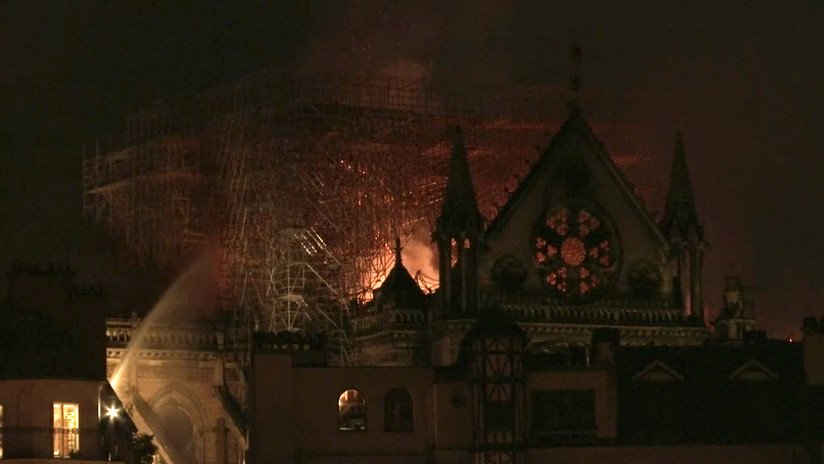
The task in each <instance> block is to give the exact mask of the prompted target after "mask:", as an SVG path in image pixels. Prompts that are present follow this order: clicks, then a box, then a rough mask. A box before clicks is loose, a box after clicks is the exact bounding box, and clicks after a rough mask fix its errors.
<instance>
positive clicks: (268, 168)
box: [83, 72, 564, 363]
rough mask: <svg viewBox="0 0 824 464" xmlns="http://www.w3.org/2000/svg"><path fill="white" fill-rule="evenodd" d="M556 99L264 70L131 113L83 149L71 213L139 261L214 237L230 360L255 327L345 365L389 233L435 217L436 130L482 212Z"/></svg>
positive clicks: (532, 153)
mask: <svg viewBox="0 0 824 464" xmlns="http://www.w3.org/2000/svg"><path fill="white" fill-rule="evenodd" d="M563 98H564V95H563V92H558V91H555V90H552V89H543V88H526V89H518V90H511V89H510V90H505V91H504V90H501V89H468V88H453V89H445V88H436V87H434V86H433V85H432V84H431V83H429V82H426V81H416V80H408V79H401V78H364V77H341V76H298V77H296V76H294V75H290V74H286V73H276V72H263V73H260V74H257V75H254V76H250V77H248V78H245V79H242V80H239V81H237V82H234V83H232V84H230V85H227V86H224V87H220V88H216V89H214V90H212V91H209V92H207V93H204V94H202V95H199V96H198V97H196V98H194V99H191V100H189V101H183V102H179V103H177V104H175V105H161V106H157V107H155V108H153V109H152V110H150V111H147V112H144V113H141V114H138V115H135V116H132V117H130V118H128V119H127V121H126V124H125V129H124V131H123V135H122V137H121V142H120V143H118V144H115V146H112V147H108V148H107V149H106V150H100V149H95V150H94V151H93V152H92V153H90V154H87V156H84V159H83V179H84V189H85V194H84V211H85V213H86V215H87V216H88V217H89V218H91V219H93V220H94V221H95V222H96V223H98V224H100V225H101V226H103V227H104V228H105V229H106V230H107V231H108V232H109V233H110V234H111V235H112V236H113V237H115V238H116V239H117V240H118V243H120V244H122V247H123V249H124V250H125V251H126V252H127V255H128V256H129V257H131V258H132V259H133V260H135V262H136V263H137V264H140V265H147V264H149V263H151V264H152V265H157V264H159V265H162V266H165V267H167V268H170V269H176V268H177V269H179V268H180V267H181V266H183V265H184V264H185V263H186V262H187V261H188V260H191V259H192V256H193V254H194V253H197V251H198V250H199V249H200V248H202V247H203V246H207V245H217V246H219V247H221V249H222V251H223V256H224V263H223V266H224V273H223V274H224V276H223V277H224V278H223V286H224V287H225V289H224V290H225V291H224V295H225V298H224V301H223V306H224V307H225V308H226V309H227V311H231V312H232V314H233V324H232V327H233V335H232V336H231V340H230V342H232V343H233V344H234V346H235V347H236V348H237V352H238V354H239V356H240V357H241V361H243V359H244V358H245V356H246V352H245V349H246V348H245V347H248V343H249V341H250V333H251V332H252V331H271V332H277V331H281V330H292V331H295V330H316V331H318V330H319V331H323V332H326V333H327V334H328V335H329V337H330V341H331V342H332V344H333V348H334V349H333V350H331V351H333V352H334V353H335V355H336V362H339V363H346V362H349V343H348V338H347V334H348V320H349V316H351V311H352V310H353V308H355V307H356V306H357V305H356V304H353V302H356V301H358V300H363V299H364V298H368V297H369V295H370V292H371V290H372V289H374V288H375V287H376V286H377V285H378V284H379V283H380V282H381V280H382V278H383V277H384V276H385V274H386V272H387V270H388V269H389V268H390V267H391V264H392V253H391V250H390V248H389V244H390V243H392V241H393V239H394V238H395V237H396V236H400V237H404V238H405V239H406V240H409V239H410V237H413V235H414V234H415V232H416V231H419V230H421V228H423V229H424V230H427V231H428V230H429V227H430V226H431V224H432V221H433V220H434V217H435V216H436V215H437V213H438V210H439V201H440V195H441V193H442V190H443V186H444V184H445V174H446V171H445V169H446V161H447V159H448V154H449V151H450V146H449V141H448V137H447V127H448V126H449V125H454V124H460V125H461V126H462V127H463V128H464V132H465V134H466V140H467V146H468V149H469V156H470V162H471V163H472V165H473V171H474V175H475V181H476V183H477V184H478V185H483V186H484V188H480V189H477V190H478V193H479V203H480V207H481V209H482V212H483V213H484V214H485V215H486V216H487V217H491V216H492V215H493V214H494V212H495V210H496V208H497V205H500V204H501V203H503V201H504V200H505V199H506V197H507V195H508V193H507V190H511V189H512V188H514V187H515V185H516V184H517V176H519V175H522V174H523V173H524V172H525V171H526V170H527V168H528V165H529V163H531V162H533V161H534V160H535V159H536V158H537V155H538V151H537V149H536V148H537V147H538V146H540V145H541V144H542V143H543V142H544V141H545V139H546V130H547V127H548V125H549V123H550V121H551V116H550V115H547V114H546V113H545V111H546V110H547V109H550V110H552V109H556V108H557V109H562V108H563V104H562V102H563ZM556 116H557V115H556ZM556 120H557V119H556ZM416 277H417V278H418V279H419V281H421V282H427V285H431V284H432V278H436V277H437V276H426V275H419V276H416Z"/></svg>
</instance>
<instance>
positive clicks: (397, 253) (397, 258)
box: [395, 237, 403, 266]
mask: <svg viewBox="0 0 824 464" xmlns="http://www.w3.org/2000/svg"><path fill="white" fill-rule="evenodd" d="M402 263H403V258H402V257H401V238H400V237H395V266H400V265H401V264H402Z"/></svg>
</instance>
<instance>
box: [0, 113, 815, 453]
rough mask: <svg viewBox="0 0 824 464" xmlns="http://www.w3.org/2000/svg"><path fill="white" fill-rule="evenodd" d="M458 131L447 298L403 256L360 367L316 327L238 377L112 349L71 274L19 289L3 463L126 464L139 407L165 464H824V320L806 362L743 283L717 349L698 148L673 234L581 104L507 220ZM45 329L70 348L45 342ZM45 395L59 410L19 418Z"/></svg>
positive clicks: (229, 356)
mask: <svg viewBox="0 0 824 464" xmlns="http://www.w3.org/2000/svg"><path fill="white" fill-rule="evenodd" d="M450 130H451V135H452V142H451V152H450V156H449V162H448V176H447V181H446V186H445V191H444V192H443V201H442V203H441V209H440V211H439V215H438V218H437V221H436V222H435V225H434V228H433V230H432V231H431V239H432V243H433V245H434V246H435V248H436V249H437V256H438V268H439V277H440V278H439V280H440V285H439V288H438V289H437V290H436V291H435V292H432V293H427V292H425V291H424V290H422V289H421V287H420V286H419V285H418V283H417V281H416V280H415V278H413V276H412V275H411V274H410V273H409V272H408V270H407V268H406V267H404V262H403V257H402V256H403V255H402V249H401V242H400V240H397V241H396V244H395V250H394V251H395V253H394V266H393V267H392V269H391V270H390V272H389V274H388V276H387V278H386V279H385V281H384V282H383V283H382V285H381V286H380V287H379V288H377V289H376V290H375V291H374V297H373V298H372V299H371V300H370V301H368V302H366V303H364V304H361V305H357V307H356V308H354V309H353V311H352V315H351V318H349V319H348V320H347V321H345V322H346V323H345V325H344V326H345V328H346V332H347V334H346V336H347V337H348V341H349V343H350V344H351V346H352V350H351V353H350V358H349V360H348V362H346V363H342V362H340V361H339V360H338V359H334V358H333V353H332V352H333V351H334V348H332V344H333V343H332V342H333V340H332V338H331V337H330V336H329V334H326V333H319V332H315V331H286V330H284V331H265V330H257V331H253V332H252V333H251V334H250V336H249V337H248V338H246V339H242V340H241V341H242V342H243V344H244V346H243V348H244V350H243V351H242V353H243V354H244V356H245V357H238V346H237V345H238V339H236V338H232V337H231V336H229V335H228V330H227V321H225V320H220V319H190V320H188V321H187V322H182V321H173V320H152V319H151V316H149V317H146V318H144V319H142V320H141V319H139V318H137V317H136V315H134V316H133V317H131V318H109V319H108V320H106V322H105V346H104V345H103V343H102V339H103V337H102V332H103V330H104V329H103V323H102V320H100V319H102V314H103V312H102V310H101V309H100V303H101V300H100V299H99V298H98V296H99V295H98V292H97V291H96V290H95V291H93V292H91V291H89V290H88V289H83V288H80V287H77V286H74V284H73V280H72V279H73V274H72V273H71V272H70V271H69V270H68V269H67V268H65V267H57V268H49V269H45V270H44V269H39V268H38V269H29V268H16V269H14V270H13V271H12V272H11V273H10V285H9V289H10V290H9V295H10V297H9V299H8V301H7V302H5V304H4V305H2V306H0V309H3V312H2V313H1V314H2V315H3V317H4V318H6V319H8V320H9V321H16V322H15V324H17V325H13V324H11V325H10V324H5V325H4V326H2V328H4V329H5V332H3V334H5V335H4V337H3V338H2V339H0V343H4V342H5V344H4V345H3V346H5V347H6V350H5V351H4V352H0V355H4V356H0V458H3V454H2V453H3V449H4V447H5V449H6V450H7V451H6V456H7V458H11V457H16V458H32V457H35V458H37V457H43V456H46V457H50V456H51V455H52V454H50V453H53V456H54V457H78V456H80V457H82V456H86V457H88V458H89V459H92V460H95V459H96V460H101V459H103V458H104V457H105V456H108V458H109V460H112V457H113V456H117V455H116V454H113V452H112V449H115V448H116V447H114V448H113V445H112V444H111V443H109V444H107V446H106V447H101V446H98V445H99V444H100V443H99V442H100V434H101V431H102V430H104V429H103V428H98V427H97V425H100V426H101V427H102V425H104V424H105V425H107V427H110V428H111V427H112V426H113V424H115V421H116V418H117V417H118V413H117V411H118V410H120V409H122V414H123V416H124V424H128V428H124V427H121V431H120V432H122V433H129V432H130V431H131V430H132V429H134V430H137V431H139V432H142V433H145V434H149V435H151V436H152V440H153V441H154V444H155V445H156V446H157V454H156V459H157V460H159V461H160V462H164V463H167V464H246V463H249V464H264V463H265V464H270V463H276V464H281V463H282V464H287V463H306V464H333V463H369V464H371V463H375V464H377V463H382V464H383V463H393V464H394V463H396V464H412V463H414V464H425V463H426V464H429V463H437V464H470V463H473V464H487V463H489V464H527V463H538V462H581V463H600V462H642V463H646V462H649V463H660V462H667V463H682V462H683V463H688V462H699V461H700V462H709V463H728V462H742V463H743V462H747V463H750V462H763V463H787V464H790V463H807V462H810V463H813V462H821V444H822V443H824V423H822V421H821V419H820V418H821V417H824V390H822V388H824V387H822V385H824V381H822V379H824V373H822V368H821V366H824V364H823V363H822V362H821V359H824V341H822V340H824V335H822V333H824V330H820V327H824V321H815V320H810V321H805V342H804V343H790V342H784V341H776V340H768V339H767V338H766V337H765V336H764V334H763V333H759V332H756V331H754V330H753V329H754V328H755V325H754V319H753V314H752V305H751V301H750V300H749V299H748V298H747V295H746V290H747V289H746V287H745V286H744V285H742V284H741V282H740V281H739V280H738V279H736V278H730V279H728V281H727V283H726V284H727V286H726V290H725V293H724V309H723V310H722V312H721V315H720V316H719V318H718V319H717V320H716V321H714V323H713V325H714V328H715V331H714V332H713V331H711V330H710V328H709V327H708V325H707V318H706V315H705V313H704V301H703V295H702V288H703V272H702V268H703V257H704V253H705V252H706V250H707V247H708V244H707V242H706V240H705V236H704V229H703V225H702V222H701V220H700V218H699V215H698V211H697V209H696V205H695V201H694V196H693V191H692V186H691V183H690V178H689V172H688V167H687V153H686V149H685V143H684V141H683V139H682V137H681V135H680V134H678V135H677V136H676V137H675V144H674V147H673V152H672V168H671V175H670V179H669V186H668V190H667V195H666V201H665V204H664V205H665V206H664V210H663V213H662V214H661V215H660V217H658V218H656V217H654V216H653V215H652V214H650V212H649V211H647V210H646V208H645V207H644V205H643V203H642V202H641V201H640V200H639V198H638V197H637V196H636V195H635V192H634V189H633V187H632V186H631V185H630V184H629V183H628V182H627V181H626V180H625V178H624V176H623V174H622V173H621V171H620V169H619V168H618V166H616V164H614V162H613V161H612V159H611V157H610V155H609V154H608V153H607V151H606V150H605V149H604V147H603V145H602V144H601V142H600V141H599V139H598V137H597V135H596V134H595V133H594V132H593V130H592V129H591V128H590V126H589V125H588V124H587V121H586V119H585V117H584V112H583V111H582V109H581V107H580V105H579V104H577V98H576V99H574V100H573V102H572V104H571V105H570V109H569V112H568V115H567V118H566V120H565V122H564V123H563V124H562V125H561V127H560V128H559V129H558V130H557V132H556V133H555V135H554V137H553V138H552V140H551V141H550V142H549V144H548V145H547V146H546V147H544V148H543V149H542V151H541V153H540V156H539V157H538V159H537V160H536V161H535V162H534V163H533V164H532V165H531V167H530V169H529V171H528V173H527V174H526V175H525V176H524V177H523V179H522V180H521V182H520V184H519V185H518V186H517V188H516V189H515V190H514V191H513V192H512V194H511V195H510V197H509V198H508V199H507V201H506V203H505V204H504V205H503V206H502V207H501V208H500V209H499V211H498V213H497V215H496V216H495V217H494V218H493V219H492V220H491V221H489V222H488V223H487V222H486V221H485V220H484V218H483V216H482V215H481V213H480V211H479V207H478V202H477V195H476V190H475V186H476V184H475V182H474V181H473V173H472V172H471V169H470V165H469V162H468V150H469V148H468V147H467V146H466V145H465V141H464V137H463V134H462V131H461V128H460V127H457V126H455V127H452V128H451V129H450ZM50 295H51V296H50ZM78 308H79V309H78ZM84 308H85V309H84ZM83 311H85V312H83ZM29 313H32V314H34V313H37V314H40V316H38V317H37V318H32V317H31V316H28V315H27V314H29ZM72 314H86V315H87V316H88V319H89V320H93V319H94V318H93V316H95V315H96V317H97V318H98V319H97V320H98V322H99V324H98V325H97V326H94V327H92V326H83V324H81V323H79V322H78V321H79V319H78V318H73V317H70V315H72ZM32 321H33V322H32ZM38 321H40V322H38ZM43 321H47V322H48V321H51V322H49V324H46V325H44V324H45V323H44V322H43ZM27 324H28V325H27ZM32 324H37V325H38V327H41V328H40V329H35V328H34V326H33V325H32ZM18 326H19V327H22V328H17V327H18ZM47 326H48V327H52V326H54V327H55V328H54V330H53V335H48V336H46V335H44V337H45V338H46V339H49V340H52V341H54V340H57V341H60V340H68V341H71V343H69V342H68V341H66V342H65V343H62V342H61V343H62V344H61V343H56V344H55V345H54V346H55V347H57V348H55V349H54V350H52V351H49V352H46V353H44V352H43V351H42V350H37V349H34V348H32V346H33V342H32V341H29V342H28V343H24V342H26V341H27V340H26V338H31V337H27V336H26V335H22V334H28V333H40V332H42V327H47ZM26 327H28V329H26ZM60 327H62V329H60ZM95 327H96V328H97V329H99V330H93V329H95ZM84 329H86V330H85V331H84ZM27 330H28V331H27ZM38 330H39V332H38ZM98 332H101V336H100V337H97V336H96V335H93V333H98ZM43 333H45V332H43ZM49 333H50V334H51V333H52V332H49ZM13 337H17V338H18V339H19V340H18V342H12V341H10V340H13ZM81 342H82V343H81ZM72 343H76V344H77V346H79V347H83V346H88V350H85V351H84V350H81V349H80V348H76V347H73V346H74V345H72ZM14 347H17V348H14ZM20 347H22V348H20ZM26 347H28V349H29V351H30V352H27V351H25V349H26ZM61 347H62V348H61ZM12 348H14V349H18V351H19V350H20V349H22V350H23V351H21V353H23V355H25V356H18V355H15V354H14V351H13V350H12ZM26 356H28V357H26ZM41 358H42V359H41ZM28 360H34V361H28ZM84 366H87V367H88V368H85V367H84ZM81 367H83V369H81ZM84 369H85V370H84ZM78 378H79V379H82V381H78V380H77V379H78ZM43 379H47V380H43ZM32 389H34V390H32ZM24 390H26V391H28V390H32V391H36V392H38V393H37V394H36V395H34V396H31V398H29V397H27V398H29V399H28V400H27V401H26V402H21V401H20V399H19V398H21V396H20V392H21V391H24ZM41 403H42V404H41ZM49 403H51V404H52V405H53V407H54V408H55V409H54V417H53V418H52V417H51V416H50V415H48V414H50V413H51V409H49ZM104 406H105V407H107V408H109V409H108V410H110V411H114V413H113V414H112V416H111V417H106V415H105V414H104V413H103V411H104V409H103V408H104ZM121 406H122V407H121ZM58 408H59V410H58ZM95 408H96V410H97V413H96V414H95V413H94V412H93V411H94V410H95ZM126 417H127V418H128V421H125V418H126ZM98 422H99V423H100V424H98ZM32 424H34V425H35V426H36V427H35V428H36V430H37V431H38V433H39V435H38V436H39V437H41V438H40V442H42V443H40V444H41V445H42V446H39V448H38V450H36V451H37V452H36V453H35V452H34V451H32V450H31V449H29V448H30V447H28V448H27V446H28V445H27V443H28V442H26V441H25V440H24V439H27V440H28V439H30V438H31V437H30V436H31V435H32V433H31V430H32ZM107 430H108V429H107ZM58 432H59V434H58ZM81 432H82V433H81ZM120 432H119V433H120ZM4 434H5V435H4ZM118 436H120V435H118ZM42 437H46V438H45V440H46V441H43V439H42ZM50 437H51V438H53V443H52V442H51V441H49V440H50ZM81 443H82V444H81ZM112 443H114V442H112ZM41 448H42V449H41ZM121 454H122V453H121ZM41 455H42V456H41ZM115 460H117V459H115Z"/></svg>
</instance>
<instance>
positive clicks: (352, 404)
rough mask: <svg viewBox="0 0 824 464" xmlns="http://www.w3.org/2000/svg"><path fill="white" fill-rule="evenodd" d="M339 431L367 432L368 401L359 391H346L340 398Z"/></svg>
mask: <svg viewBox="0 0 824 464" xmlns="http://www.w3.org/2000/svg"><path fill="white" fill-rule="evenodd" d="M338 430H356V431H363V430H366V399H365V398H364V397H363V395H361V393H360V392H359V391H357V390H346V391H345V392H343V393H341V395H340V397H339V398H338Z"/></svg>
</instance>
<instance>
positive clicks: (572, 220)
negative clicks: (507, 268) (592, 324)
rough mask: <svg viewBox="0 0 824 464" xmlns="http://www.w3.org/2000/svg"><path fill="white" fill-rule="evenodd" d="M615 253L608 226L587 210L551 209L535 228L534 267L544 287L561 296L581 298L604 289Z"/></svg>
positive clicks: (571, 208) (614, 265)
mask: <svg viewBox="0 0 824 464" xmlns="http://www.w3.org/2000/svg"><path fill="white" fill-rule="evenodd" d="M618 251H619V250H618V240H617V237H616V235H615V234H614V233H613V229H612V227H611V225H610V224H609V223H608V222H607V221H606V219H605V218H603V217H601V216H599V215H597V214H596V213H594V212H593V211H592V209H591V208H587V207H582V206H572V205H571V206H561V207H556V208H552V209H549V210H548V211H547V213H546V215H545V216H544V217H542V218H541V220H540V221H539V222H538V224H537V226H536V233H535V243H534V259H535V264H536V266H537V269H538V271H539V273H540V275H541V278H542V279H543V281H544V283H545V284H546V285H547V287H549V288H550V289H551V290H552V291H553V292H554V293H556V294H557V295H559V296H562V297H576V298H584V297H588V296H590V295H591V294H592V293H594V292H596V291H598V290H600V289H602V288H604V287H606V286H607V285H608V284H609V283H610V282H611V279H612V275H613V274H614V273H615V270H616V268H617V265H618V258H619V253H618Z"/></svg>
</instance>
